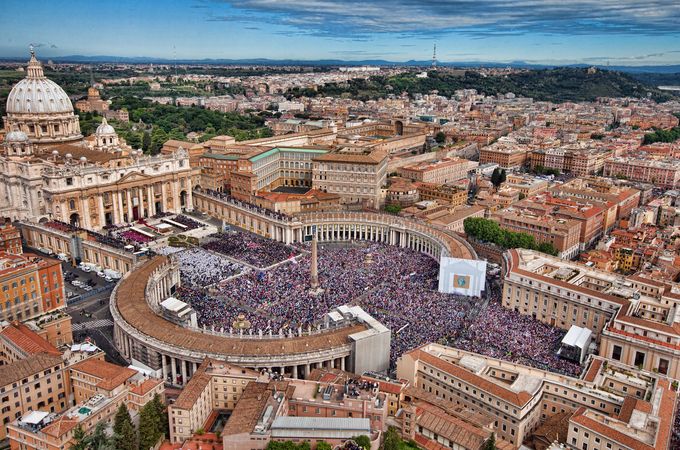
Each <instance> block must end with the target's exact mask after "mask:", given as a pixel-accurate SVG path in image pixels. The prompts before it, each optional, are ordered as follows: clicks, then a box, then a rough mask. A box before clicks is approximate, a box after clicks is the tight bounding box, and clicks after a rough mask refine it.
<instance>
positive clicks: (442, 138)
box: [434, 131, 446, 144]
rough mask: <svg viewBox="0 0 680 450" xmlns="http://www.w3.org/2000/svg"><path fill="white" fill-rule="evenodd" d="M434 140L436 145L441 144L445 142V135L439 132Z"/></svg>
mask: <svg viewBox="0 0 680 450" xmlns="http://www.w3.org/2000/svg"><path fill="white" fill-rule="evenodd" d="M434 140H435V141H437V143H438V144H443V143H444V142H446V134H445V133H444V132H443V131H440V132H438V133H437V134H436V135H435V136H434Z"/></svg>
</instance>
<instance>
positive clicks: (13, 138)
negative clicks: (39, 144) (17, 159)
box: [5, 130, 28, 144]
mask: <svg viewBox="0 0 680 450" xmlns="http://www.w3.org/2000/svg"><path fill="white" fill-rule="evenodd" d="M5 142H7V143H8V144H9V143H14V142H28V136H26V133H24V132H23V131H19V130H12V131H10V132H9V133H7V135H6V136H5Z"/></svg>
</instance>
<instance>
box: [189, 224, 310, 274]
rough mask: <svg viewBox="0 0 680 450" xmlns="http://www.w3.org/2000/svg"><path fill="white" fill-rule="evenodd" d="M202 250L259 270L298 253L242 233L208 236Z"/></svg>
mask: <svg viewBox="0 0 680 450" xmlns="http://www.w3.org/2000/svg"><path fill="white" fill-rule="evenodd" d="M202 246H203V248H205V249H207V250H211V251H214V252H218V253H222V254H223V255H226V256H228V257H230V258H234V259H238V260H239V261H243V262H245V263H247V264H250V265H252V266H255V267H259V268H266V267H269V266H271V265H273V264H276V263H278V262H281V261H285V260H286V259H288V258H290V257H291V256H295V255H297V254H298V253H299V251H298V250H296V249H295V248H293V247H291V246H288V245H285V244H282V243H280V242H277V241H273V240H271V239H267V238H264V237H261V236H258V235H256V234H252V233H246V232H243V231H236V230H234V231H229V232H227V233H219V234H215V235H212V236H210V238H209V239H208V241H207V242H206V243H204V244H203V245H202Z"/></svg>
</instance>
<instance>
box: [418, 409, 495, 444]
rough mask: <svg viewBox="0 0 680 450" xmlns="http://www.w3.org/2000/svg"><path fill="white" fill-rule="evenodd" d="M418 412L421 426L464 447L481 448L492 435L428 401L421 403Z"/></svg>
mask: <svg viewBox="0 0 680 450" xmlns="http://www.w3.org/2000/svg"><path fill="white" fill-rule="evenodd" d="M416 414H417V418H416V421H417V423H418V425H419V426H422V427H423V428H425V429H427V430H429V431H432V432H434V433H436V434H437V435H439V436H442V437H444V438H446V439H448V440H449V441H451V442H454V443H456V444H458V445H459V446H461V447H463V448H481V446H482V444H483V443H484V442H485V441H486V440H487V439H488V437H489V436H490V435H491V433H490V432H489V431H485V430H483V429H481V428H480V427H478V426H475V425H472V424H470V423H467V422H464V421H462V420H461V419H459V418H458V417H455V416H451V415H449V414H446V413H445V412H444V411H442V410H440V409H438V408H435V407H433V406H430V405H428V404H427V403H424V404H421V405H419V406H418V408H417V413H416Z"/></svg>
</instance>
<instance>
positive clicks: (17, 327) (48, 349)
mask: <svg viewBox="0 0 680 450" xmlns="http://www.w3.org/2000/svg"><path fill="white" fill-rule="evenodd" d="M0 336H1V337H2V339H5V340H7V341H9V342H11V343H12V344H14V345H15V346H16V347H18V348H19V349H21V351H23V352H24V353H25V354H26V355H35V354H37V353H47V354H50V355H55V356H61V352H60V351H59V350H57V348H56V347H55V346H54V345H52V344H50V343H49V342H47V341H46V340H45V339H43V338H42V337H40V336H38V334H36V333H35V332H34V331H33V330H31V329H30V328H28V327H27V326H26V325H24V324H23V323H18V322H14V323H12V324H10V325H8V326H7V327H6V328H5V329H4V330H2V331H0Z"/></svg>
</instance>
